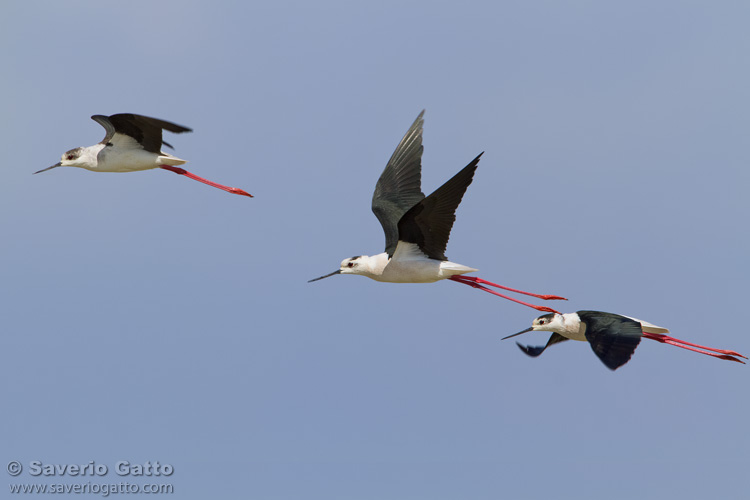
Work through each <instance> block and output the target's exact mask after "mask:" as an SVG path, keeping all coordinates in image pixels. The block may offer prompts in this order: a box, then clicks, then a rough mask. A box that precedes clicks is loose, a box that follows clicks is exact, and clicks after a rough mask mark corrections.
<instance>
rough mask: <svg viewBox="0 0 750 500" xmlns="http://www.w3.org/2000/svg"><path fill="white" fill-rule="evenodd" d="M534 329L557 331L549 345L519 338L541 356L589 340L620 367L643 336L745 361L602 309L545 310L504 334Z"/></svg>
mask: <svg viewBox="0 0 750 500" xmlns="http://www.w3.org/2000/svg"><path fill="white" fill-rule="evenodd" d="M531 331H543V332H553V333H552V336H551V337H550V338H549V340H548V341H547V344H546V345H545V346H543V347H542V346H538V347H531V346H524V345H521V344H519V343H518V342H516V345H518V347H519V348H520V349H521V350H522V351H523V352H525V353H526V354H528V355H529V356H531V357H537V356H539V355H540V354H542V353H543V352H544V350H545V349H546V348H548V347H549V346H551V345H553V344H557V343H559V342H564V341H566V340H569V339H570V340H581V341H584V342H588V343H589V344H590V345H591V349H593V351H594V354H596V355H597V356H598V357H599V359H601V360H602V362H603V363H604V364H605V365H606V366H607V368H609V369H610V370H616V369H618V368H619V367H621V366H622V365H624V364H625V363H627V362H628V361H630V357H631V356H632V355H633V352H635V348H636V347H638V344H639V343H640V341H641V337H644V338H647V339H651V340H656V341H657V342H661V343H663V344H669V345H673V346H676V347H681V348H683V349H687V350H689V351H694V352H699V353H701V354H705V355H707V356H713V357H715V358H719V359H725V360H727V361H737V362H738V363H743V364H744V361H742V360H740V359H738V358H745V359H747V357H746V356H743V355H742V354H740V353H737V352H735V351H728V350H725V349H714V348H712V347H706V346H702V345H698V344H693V343H691V342H686V341H684V340H680V339H676V338H674V337H670V336H668V335H665V334H667V333H669V330H667V329H666V328H662V327H661V326H656V325H652V324H651V323H648V322H646V321H641V320H640V319H636V318H631V317H629V316H621V315H619V314H613V313H607V312H601V311H578V312H574V313H567V314H559V313H555V314H545V315H543V316H539V317H538V318H536V319H535V320H534V322H533V324H532V325H531V328H527V329H526V330H523V331H521V332H518V333H514V334H513V335H508V336H507V337H505V338H503V340H505V339H509V338H511V337H515V336H516V335H521V334H522V333H526V332H531Z"/></svg>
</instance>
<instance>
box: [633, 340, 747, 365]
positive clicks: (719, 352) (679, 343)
mask: <svg viewBox="0 0 750 500" xmlns="http://www.w3.org/2000/svg"><path fill="white" fill-rule="evenodd" d="M643 336H644V337H645V338H647V339H651V340H655V341H657V342H661V343H662V344H669V345H673V346H675V347H681V348H683V349H687V350H688V351H693V352H698V353H701V354H705V355H706V356H713V357H715V358H719V359H725V360H727V361H736V362H738V363H743V364H744V363H745V362H744V361H741V360H739V359H737V358H735V357H734V356H737V357H740V358H745V359H747V356H743V355H742V354H740V353H738V352H735V351H729V350H726V349H714V348H713V347H706V346H703V345H699V344H693V343H692V342H686V341H684V340H680V339H676V338H674V337H670V336H669V335H663V334H661V333H647V332H643ZM689 346H692V347H689ZM696 347H697V348H698V349H696ZM702 349H703V350H702ZM706 351H713V352H706Z"/></svg>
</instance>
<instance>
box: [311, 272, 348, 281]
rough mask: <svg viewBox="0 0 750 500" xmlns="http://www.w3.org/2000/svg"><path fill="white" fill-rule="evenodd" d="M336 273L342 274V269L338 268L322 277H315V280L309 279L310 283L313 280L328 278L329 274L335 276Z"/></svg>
mask: <svg viewBox="0 0 750 500" xmlns="http://www.w3.org/2000/svg"><path fill="white" fill-rule="evenodd" d="M334 274H341V269H337V270H335V271H334V272H332V273H331V274H326V275H325V276H321V277H320V278H315V279H314V280H310V281H308V283H312V282H313V281H318V280H322V279H323V278H328V277H329V276H333V275H334Z"/></svg>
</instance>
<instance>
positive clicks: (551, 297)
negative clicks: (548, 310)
mask: <svg viewBox="0 0 750 500" xmlns="http://www.w3.org/2000/svg"><path fill="white" fill-rule="evenodd" d="M454 277H457V276H451V278H454ZM461 280H462V281H473V282H474V283H482V284H485V285H490V286H494V287H495V288H502V289H503V290H508V291H509V292H514V293H522V294H524V295H529V296H531V297H536V298H538V299H542V300H568V299H566V298H565V297H560V296H557V295H539V294H536V293H530V292H524V291H522V290H516V289H515V288H509V287H507V286H503V285H498V284H497V283H492V282H491V281H487V280H483V279H482V278H477V277H476V276H461ZM555 312H557V311H555Z"/></svg>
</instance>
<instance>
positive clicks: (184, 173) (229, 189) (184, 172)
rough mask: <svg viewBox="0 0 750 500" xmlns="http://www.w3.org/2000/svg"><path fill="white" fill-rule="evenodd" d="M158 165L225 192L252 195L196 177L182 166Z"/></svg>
mask: <svg viewBox="0 0 750 500" xmlns="http://www.w3.org/2000/svg"><path fill="white" fill-rule="evenodd" d="M159 167H160V168H163V169H164V170H169V171H170V172H174V173H175V174H180V175H184V176H185V177H189V178H190V179H193V180H195V181H198V182H202V183H203V184H208V185H209V186H213V187H215V188H219V189H223V190H224V191H226V192H227V193H232V194H239V195H242V196H249V197H250V198H252V197H253V195H251V194H250V193H248V192H247V191H243V190H242V189H240V188H233V187H229V186H224V185H223V184H217V183H215V182H211V181H209V180H208V179H204V178H203V177H198V176H197V175H195V174H192V173H190V172H188V171H187V170H185V169H184V168H180V167H173V166H171V165H159Z"/></svg>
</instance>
